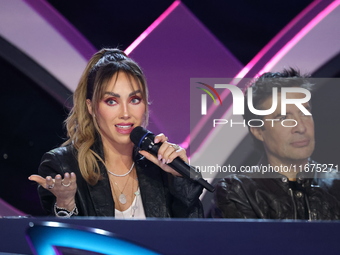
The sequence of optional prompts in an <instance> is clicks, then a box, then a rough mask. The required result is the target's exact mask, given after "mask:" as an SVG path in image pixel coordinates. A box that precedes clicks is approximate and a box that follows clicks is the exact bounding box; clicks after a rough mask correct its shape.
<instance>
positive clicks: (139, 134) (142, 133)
mask: <svg viewBox="0 0 340 255" xmlns="http://www.w3.org/2000/svg"><path fill="white" fill-rule="evenodd" d="M130 139H131V141H132V142H133V143H134V144H135V145H136V146H137V147H138V148H140V149H142V150H145V151H147V152H150V153H151V154H152V155H154V156H157V154H158V150H159V148H160V147H161V145H162V143H154V140H155V135H154V134H153V133H152V132H151V131H149V130H146V129H145V128H143V127H140V126H139V127H135V128H134V129H133V130H132V132H131V134H130ZM168 166H170V167H171V168H172V169H174V170H175V171H177V172H178V173H180V174H181V175H183V176H185V177H187V178H189V179H192V180H194V181H196V182H198V183H199V184H200V185H202V186H203V187H204V188H206V189H207V190H208V191H210V192H214V190H215V188H214V187H213V186H212V185H210V183H208V182H207V181H206V180H204V179H203V178H202V177H201V175H200V173H199V172H197V171H196V169H195V168H194V167H192V166H190V165H188V164H187V163H186V162H184V161H183V160H182V159H181V158H179V157H177V158H175V159H174V160H173V161H172V162H171V163H169V164H168Z"/></svg>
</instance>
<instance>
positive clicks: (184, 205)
mask: <svg viewBox="0 0 340 255" xmlns="http://www.w3.org/2000/svg"><path fill="white" fill-rule="evenodd" d="M93 149H94V150H95V151H96V152H97V153H99V155H101V156H103V152H102V148H101V143H100V142H97V143H96V144H95V146H94V148H93ZM76 154H77V152H76V150H75V149H74V147H73V146H72V145H69V146H66V147H60V148H57V149H54V150H52V151H50V152H47V153H46V154H45V155H44V156H43V159H42V162H41V164H40V167H39V171H38V172H39V174H40V175H41V176H43V177H46V176H52V177H54V176H55V175H57V174H61V175H62V176H63V175H64V173H66V172H69V173H70V172H74V173H75V174H76V176H77V193H76V204H77V207H78V210H79V214H78V215H79V216H114V215H115V210H114V209H115V205H114V199H113V197H112V192H111V188H110V183H109V178H108V174H107V171H106V169H105V167H104V165H103V164H102V163H100V171H101V174H102V176H103V179H102V180H100V181H98V183H97V184H96V185H94V186H91V185H89V184H88V183H87V182H86V181H85V180H84V179H83V178H82V176H81V173H80V170H79V167H78V162H77V157H76ZM134 161H135V163H136V169H137V176H138V181H139V188H140V192H141V198H142V201H143V206H144V212H145V216H146V217H178V218H201V217H203V207H202V204H201V202H200V200H199V196H200V194H201V193H202V188H201V187H200V185H198V184H197V183H194V182H192V181H191V180H188V179H186V178H181V177H174V176H172V175H171V174H168V173H166V172H164V171H163V170H162V169H160V168H159V167H158V166H156V165H155V164H153V163H152V162H150V161H148V160H146V159H144V158H142V157H141V155H140V154H138V153H135V157H134ZM38 191H39V196H40V200H41V203H42V206H43V208H44V209H45V210H46V212H47V213H48V214H49V215H54V210H53V206H54V203H55V196H54V195H53V194H52V193H51V192H49V191H48V190H46V189H44V188H43V187H39V188H38Z"/></svg>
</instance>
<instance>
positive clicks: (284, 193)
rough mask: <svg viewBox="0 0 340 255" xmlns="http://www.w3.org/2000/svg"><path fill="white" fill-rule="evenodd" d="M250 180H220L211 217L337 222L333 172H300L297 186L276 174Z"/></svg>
mask: <svg viewBox="0 0 340 255" xmlns="http://www.w3.org/2000/svg"><path fill="white" fill-rule="evenodd" d="M312 163H315V162H312ZM253 177H254V174H245V175H230V176H228V177H227V178H224V179H222V180H220V182H219V183H218V184H217V185H216V191H215V198H214V206H213V209H212V210H211V216H212V217H214V218H257V219H308V220H339V219H340V178H339V173H338V172H337V171H335V170H331V169H327V172H326V173H317V172H314V173H312V172H308V173H307V172H300V173H298V174H297V181H296V182H289V181H288V179H287V177H285V176H284V175H281V174H279V173H273V174H272V175H271V176H270V177H271V178H265V179H264V178H253ZM256 177H258V176H256ZM292 184H294V185H292Z"/></svg>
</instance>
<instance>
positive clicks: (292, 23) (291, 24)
mask: <svg viewBox="0 0 340 255" xmlns="http://www.w3.org/2000/svg"><path fill="white" fill-rule="evenodd" d="M320 2H321V0H318V1H314V2H312V3H311V4H310V5H308V6H307V7H306V8H305V9H304V10H303V11H302V12H300V13H299V14H298V15H297V16H296V17H295V18H294V19H292V20H291V21H290V22H289V23H288V24H287V25H286V26H285V27H284V28H283V29H282V30H281V31H280V32H279V33H278V34H277V35H276V36H275V37H274V38H273V39H272V40H270V42H269V43H268V44H267V45H266V46H264V47H263V48H262V49H261V50H260V52H259V53H257V54H256V56H255V57H254V58H253V59H252V60H250V62H249V63H248V64H247V65H246V66H245V67H244V68H243V69H242V70H241V71H240V72H239V73H238V74H237V75H236V76H235V77H236V78H243V77H244V76H245V75H246V74H247V73H248V72H249V71H250V70H251V69H252V68H253V66H254V65H255V64H256V63H257V62H258V61H259V60H260V59H261V58H262V57H263V56H264V55H265V54H266V53H267V52H268V51H269V50H270V49H271V48H272V47H273V46H274V45H275V44H276V43H277V42H278V41H279V40H280V39H281V38H282V37H283V36H284V35H285V34H286V33H287V32H288V31H289V30H290V29H291V28H292V27H294V26H295V25H296V24H297V23H298V22H299V21H300V20H301V19H302V18H303V17H304V16H305V15H306V14H307V13H308V12H310V10H312V9H313V8H314V7H315V6H316V5H317V4H319V3H320Z"/></svg>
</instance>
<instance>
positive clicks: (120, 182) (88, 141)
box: [29, 49, 203, 219]
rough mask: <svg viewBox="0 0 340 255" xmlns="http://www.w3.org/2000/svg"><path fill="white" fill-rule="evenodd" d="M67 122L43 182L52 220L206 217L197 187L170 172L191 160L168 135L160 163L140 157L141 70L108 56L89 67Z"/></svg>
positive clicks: (106, 52) (144, 96)
mask: <svg viewBox="0 0 340 255" xmlns="http://www.w3.org/2000/svg"><path fill="white" fill-rule="evenodd" d="M73 103H74V106H73V108H72V110H71V111H70V114H69V116H68V118H67V119H66V121H65V122H66V127H67V132H68V140H67V141H66V142H65V143H64V144H63V145H62V146H61V147H59V148H57V149H54V150H52V151H50V152H47V153H46V154H45V155H44V156H43V159H42V162H41V165H40V167H39V170H38V172H39V175H32V176H30V177H29V179H30V180H32V181H35V182H37V183H38V184H39V189H38V191H39V195H40V199H41V202H42V206H43V208H44V209H45V210H46V212H47V213H48V214H49V215H55V216H57V217H71V216H77V215H78V216H111V217H116V218H124V219H128V218H139V219H143V218H146V217H181V218H188V217H189V218H199V217H202V215H203V211H202V205H201V203H200V200H199V195H200V194H201V192H202V188H201V187H200V185H198V184H197V183H194V182H192V181H191V180H188V179H186V178H182V177H181V176H180V175H179V174H178V173H177V172H176V171H174V170H173V169H172V168H170V167H169V166H168V165H167V164H168V163H170V162H172V160H173V159H174V158H176V157H180V158H181V159H183V160H184V161H186V162H188V159H187V156H186V152H185V150H184V149H183V148H181V147H179V146H178V145H175V144H171V143H169V142H168V141H167V138H166V136H165V135H164V134H160V135H158V136H156V138H155V142H156V143H157V142H162V143H163V144H162V146H161V147H160V149H159V152H158V157H155V156H152V155H151V154H149V153H148V152H146V151H139V150H138V148H136V147H135V146H134V145H133V143H132V142H131V140H130V133H131V131H132V130H133V129H134V128H135V127H137V126H146V125H147V121H148V89H147V84H146V81H145V77H144V74H143V72H142V70H141V68H140V67H139V66H138V64H137V63H136V62H134V61H133V60H132V59H131V58H129V57H128V56H126V55H125V54H124V52H122V51H120V50H118V49H102V50H100V51H99V52H97V53H96V54H94V56H93V57H92V58H91V60H90V61H89V63H88V65H87V67H86V69H85V71H84V73H83V75H82V77H81V79H80V82H79V84H78V87H77V89H76V91H75V93H74V97H73Z"/></svg>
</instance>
